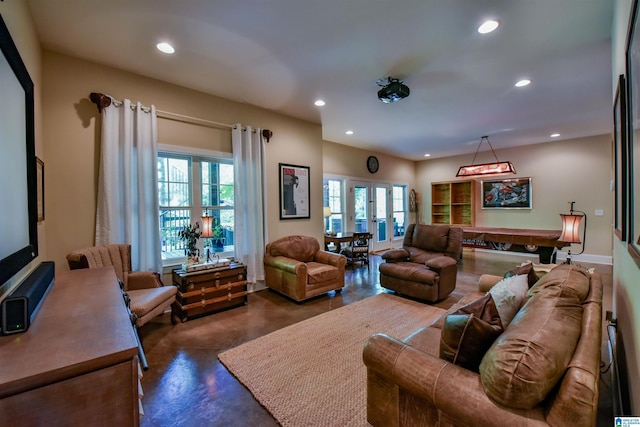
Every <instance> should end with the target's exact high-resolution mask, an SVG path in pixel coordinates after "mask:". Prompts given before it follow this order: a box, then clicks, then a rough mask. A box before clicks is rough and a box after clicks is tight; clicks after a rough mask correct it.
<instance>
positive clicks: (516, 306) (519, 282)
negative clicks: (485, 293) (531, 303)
mask: <svg viewBox="0 0 640 427" xmlns="http://www.w3.org/2000/svg"><path fill="white" fill-rule="evenodd" d="M528 290H529V285H528V282H527V276H524V275H518V276H511V277H507V278H506V279H502V280H501V281H499V282H498V283H496V284H495V286H493V287H492V288H491V289H490V290H489V293H490V294H491V295H492V296H493V300H494V302H495V304H496V308H497V309H498V313H500V320H502V327H503V328H505V329H507V326H509V323H511V320H512V319H513V318H514V317H515V315H516V313H518V310H520V307H522V305H523V304H524V302H525V297H526V295H527V291H528Z"/></svg>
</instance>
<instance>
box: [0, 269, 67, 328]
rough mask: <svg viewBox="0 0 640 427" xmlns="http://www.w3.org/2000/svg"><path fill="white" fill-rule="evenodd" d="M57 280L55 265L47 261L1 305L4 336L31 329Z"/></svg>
mask: <svg viewBox="0 0 640 427" xmlns="http://www.w3.org/2000/svg"><path fill="white" fill-rule="evenodd" d="M54 279H55V263H54V262H53V261H47V262H43V263H40V265H39V266H38V267H36V269H35V270H33V272H32V273H31V274H29V276H27V278H25V279H24V280H23V281H22V283H20V284H19V285H18V287H17V288H16V289H14V291H13V292H11V294H9V296H8V297H7V298H5V299H4V301H2V304H0V320H1V321H2V324H1V326H2V335H10V334H17V333H20V332H24V331H26V330H27V329H29V326H31V323H32V322H33V319H34V318H35V317H36V314H37V313H38V310H40V307H41V306H42V303H43V302H44V299H45V297H46V296H47V294H48V293H49V290H50V289H51V286H52V285H53V282H54Z"/></svg>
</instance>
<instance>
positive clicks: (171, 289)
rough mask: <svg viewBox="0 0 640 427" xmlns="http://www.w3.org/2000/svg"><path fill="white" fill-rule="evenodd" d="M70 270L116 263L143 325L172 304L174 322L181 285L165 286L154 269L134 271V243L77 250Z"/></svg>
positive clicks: (69, 259)
mask: <svg viewBox="0 0 640 427" xmlns="http://www.w3.org/2000/svg"><path fill="white" fill-rule="evenodd" d="M67 262H68V263H69V268H70V269H71V270H75V269H80V268H96V267H105V266H113V268H114V269H115V272H116V276H117V277H118V279H119V280H120V281H121V282H122V283H124V290H125V291H126V292H127V294H128V295H129V297H130V299H131V303H130V307H129V308H130V310H131V312H132V313H133V314H135V315H136V316H137V320H136V323H135V325H136V326H137V327H138V328H140V327H141V326H142V325H144V324H145V323H147V322H148V321H149V320H151V319H153V318H154V317H156V316H158V315H160V314H162V313H163V312H164V311H165V310H166V309H167V308H168V307H169V306H171V314H172V316H171V322H172V323H176V321H177V317H176V313H175V311H174V309H175V307H174V305H173V303H174V302H175V300H176V292H177V290H178V288H176V287H175V286H164V284H163V283H162V281H161V280H160V275H159V274H158V273H155V272H152V271H131V245H125V244H121V245H104V246H92V247H88V248H83V249H77V250H75V251H72V252H70V253H69V254H67Z"/></svg>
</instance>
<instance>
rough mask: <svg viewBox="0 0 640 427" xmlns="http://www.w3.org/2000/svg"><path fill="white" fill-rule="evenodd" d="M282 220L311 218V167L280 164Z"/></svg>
mask: <svg viewBox="0 0 640 427" xmlns="http://www.w3.org/2000/svg"><path fill="white" fill-rule="evenodd" d="M278 167H279V169H280V170H279V176H280V219H298V218H310V217H311V210H310V207H309V167H308V166H297V165H288V164H284V163H280V164H279V165H278Z"/></svg>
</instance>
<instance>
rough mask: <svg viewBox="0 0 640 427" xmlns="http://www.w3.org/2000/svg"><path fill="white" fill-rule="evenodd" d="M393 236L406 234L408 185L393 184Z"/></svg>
mask: <svg viewBox="0 0 640 427" xmlns="http://www.w3.org/2000/svg"><path fill="white" fill-rule="evenodd" d="M392 197H393V201H392V203H393V237H401V236H404V230H405V222H406V219H407V218H408V215H407V186H406V185H397V184H396V185H394V186H393V195H392Z"/></svg>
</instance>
